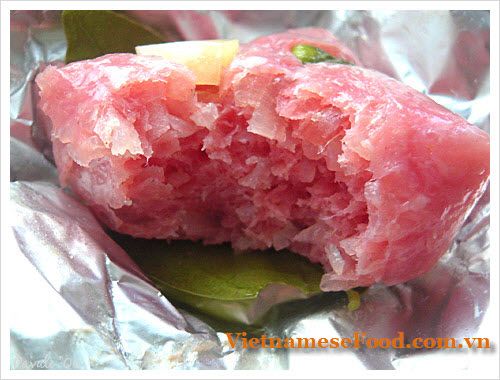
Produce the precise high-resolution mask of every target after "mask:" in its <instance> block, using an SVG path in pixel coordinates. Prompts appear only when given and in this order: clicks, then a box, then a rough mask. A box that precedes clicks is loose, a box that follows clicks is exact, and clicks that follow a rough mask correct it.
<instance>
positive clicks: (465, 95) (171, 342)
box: [9, 11, 493, 371]
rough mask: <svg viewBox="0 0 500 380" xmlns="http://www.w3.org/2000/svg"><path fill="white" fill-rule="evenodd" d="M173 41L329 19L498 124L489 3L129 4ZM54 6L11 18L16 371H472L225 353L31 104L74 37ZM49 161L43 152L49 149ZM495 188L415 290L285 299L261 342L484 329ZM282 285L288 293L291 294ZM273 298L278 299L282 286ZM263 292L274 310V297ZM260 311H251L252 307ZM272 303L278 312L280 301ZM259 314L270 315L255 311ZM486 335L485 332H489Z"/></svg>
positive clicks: (469, 111)
mask: <svg viewBox="0 0 500 380" xmlns="http://www.w3.org/2000/svg"><path fill="white" fill-rule="evenodd" d="M129 14H130V15H131V16H132V17H135V18H136V19H138V20H140V21H142V22H144V23H147V24H149V25H151V26H153V27H155V28H156V29H157V30H159V31H160V32H162V33H164V34H165V35H168V36H169V37H171V36H172V35H173V34H177V35H178V36H180V37H181V38H185V39H208V38H238V39H240V40H241V41H243V42H245V41H249V40H251V39H252V38H255V37H257V36H260V35H265V34H269V33H273V32H278V31H282V30H284V29H287V28H293V27H303V26H318V27H323V28H327V29H330V30H331V31H333V32H334V33H335V34H336V35H337V36H338V37H339V38H340V39H341V40H342V41H344V42H345V43H346V44H347V45H348V46H349V47H350V48H351V49H353V50H354V51H355V52H356V53H357V54H358V56H359V57H360V58H361V61H362V62H363V64H364V65H365V66H367V67H371V68H375V69H377V70H379V71H382V72H384V73H386V74H388V75H390V76H393V77H395V78H398V79H399V80H401V81H403V82H405V83H407V84H408V85H410V86H412V87H414V88H416V89H418V90H419V91H422V92H424V93H426V94H428V95H429V96H431V97H432V98H433V99H435V100H436V101H437V102H439V103H441V104H443V105H444V106H445V107H447V108H449V109H450V110H452V111H454V112H456V113H458V114H460V115H461V116H463V117H464V118H466V119H467V120H468V121H470V122H471V123H474V124H476V125H478V126H479V127H480V128H483V129H484V130H487V131H488V130H489V104H490V103H489V100H490V99H489V12H487V11H404V12H402V11H393V12H391V11H130V12H129ZM59 16H60V12H58V11H13V12H12V13H11V78H10V82H11V112H10V114H11V181H12V182H11V209H12V218H11V224H12V229H13V233H14V236H15V239H16V241H17V245H18V249H16V250H15V251H14V252H11V258H12V262H11V263H10V265H12V268H11V270H12V271H13V272H15V273H16V276H15V277H13V279H12V281H11V283H10V284H9V292H10V293H11V294H12V299H14V300H17V301H16V302H15V304H12V305H9V306H10V308H11V310H12V311H13V318H12V323H11V326H10V332H11V333H10V338H11V358H10V366H11V369H152V368H173V369H271V368H273V369H303V368H311V367H312V366H314V367H315V368H317V369H318V370H320V369H325V370H329V371H331V370H332V368H335V369H337V370H353V369H356V368H369V369H417V368H421V365H422V364H421V363H422V358H424V360H425V363H427V364H428V365H429V363H439V365H440V366H446V365H449V366H450V368H469V369H472V368H478V367H479V365H480V364H478V363H479V361H478V355H477V354H476V355H473V354H471V352H470V351H471V350H469V351H464V352H457V353H455V354H454V355H449V354H447V353H446V352H444V351H437V350H435V351H428V350H425V352H422V350H420V351H419V350H408V349H405V350H377V349H372V350H367V349H360V350H345V351H338V350H322V351H321V352H315V354H311V353H310V352H304V351H300V350H288V351H287V350H271V349H260V350H255V349H243V348H242V347H241V346H237V347H236V348H234V349H233V348H231V347H230V346H229V344H228V341H227V338H226V336H225V334H224V331H223V329H220V331H216V330H214V329H213V328H211V327H210V326H208V325H207V324H206V323H204V322H201V321H200V320H199V319H197V318H195V317H194V316H192V315H190V314H189V313H187V312H185V311H182V310H180V309H177V308H175V307H174V306H173V305H172V304H171V303H170V302H169V301H168V300H167V299H166V298H165V297H164V296H162V295H161V294H160V293H159V292H158V290H157V289H155V288H154V287H153V286H152V285H151V283H150V281H149V280H148V279H147V278H146V277H145V276H144V275H143V274H142V273H141V271H140V269H139V268H138V267H137V266H136V265H135V263H134V262H133V261H132V260H131V259H130V258H129V257H128V256H127V253H126V252H125V251H124V250H123V249H122V248H120V247H119V246H118V245H116V244H115V242H114V241H113V240H111V238H110V237H109V236H107V235H106V233H105V232H104V231H103V229H102V228H101V227H100V225H99V223H98V222H97V221H96V220H95V218H94V217H93V216H92V214H91V213H90V212H89V210H88V209H87V208H86V207H85V206H84V205H83V204H82V203H80V202H79V201H78V200H77V199H75V198H74V197H73V196H72V195H71V194H69V193H68V192H65V191H64V190H63V189H61V188H60V187H59V186H58V181H57V174H56V171H55V168H54V167H53V165H52V164H51V162H50V146H49V145H47V143H46V142H47V140H46V137H45V136H44V135H43V128H40V126H41V124H43V119H41V117H40V115H39V114H37V112H36V101H37V94H36V89H35V88H34V87H33V78H34V77H35V76H36V74H37V73H38V72H39V71H40V70H41V69H43V68H44V67H45V66H46V65H47V64H48V63H53V64H61V62H62V60H63V58H64V54H65V49H66V44H65V40H64V34H63V32H62V30H61V25H60V17H59ZM46 157H48V158H49V160H47V159H46ZM488 233H489V191H487V192H486V193H485V195H484V196H483V197H482V199H481V200H480V201H479V202H478V204H477V205H476V207H475V208H474V209H473V211H472V212H471V214H470V216H469V218H468V219H467V221H466V222H465V224H464V226H463V228H462V230H461V231H460V233H459V234H458V236H457V237H456V239H455V242H454V244H453V246H452V247H451V248H450V250H449V252H448V253H447V254H446V255H445V256H444V257H443V258H442V259H441V261H440V262H439V263H438V264H437V265H436V266H435V267H434V269H433V270H431V271H430V272H429V273H427V274H426V275H424V276H422V277H421V278H418V279H416V280H413V281H410V282H408V283H406V284H402V285H398V286H392V287H384V286H373V287H371V288H369V289H368V290H367V291H366V292H364V293H363V295H362V304H361V307H360V309H358V310H357V311H354V312H352V311H348V310H347V309H346V308H345V306H344V305H342V304H339V303H338V302H333V298H332V296H331V295H329V294H325V295H324V296H320V297H316V298H314V299H311V300H305V301H296V302H294V303H292V304H288V305H285V306H283V307H282V308H281V309H279V310H280V312H277V313H275V318H274V319H273V318H271V319H269V322H268V324H267V325H266V326H265V329H266V333H267V335H268V336H282V337H284V336H286V337H327V338H332V337H349V336H351V335H352V333H353V332H354V331H364V332H366V334H367V335H368V336H373V337H392V336H394V335H395V333H396V332H397V331H404V332H405V334H406V336H407V337H409V338H412V337H417V336H418V337H427V336H429V337H438V336H452V337H456V338H462V337H473V336H486V337H487V333H488V328H489V327H490V326H491V325H490V323H493V321H490V318H488V316H489V313H488V303H489V260H488V257H489V237H488ZM282 291H283V292H284V293H285V292H289V291H290V289H286V288H285V289H283V290H282ZM273 292H274V293H275V294H274V295H273V297H274V298H273V299H276V300H280V301H282V300H283V299H286V297H284V296H280V294H279V292H280V290H279V289H278V290H275V289H274V290H273ZM263 300H264V301H265V302H260V304H261V305H265V307H270V305H269V302H270V301H269V298H268V299H266V298H265V296H264V298H263ZM257 307H258V306H257ZM278 308H279V306H278ZM252 312H253V313H257V314H258V313H259V310H255V308H254V309H253V311H252ZM260 312H262V310H260ZM490 331H491V330H490Z"/></svg>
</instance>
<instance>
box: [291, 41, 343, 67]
mask: <svg viewBox="0 0 500 380" xmlns="http://www.w3.org/2000/svg"><path fill="white" fill-rule="evenodd" d="M292 53H293V55H295V56H296V57H297V58H298V59H300V61H301V62H302V63H319V62H330V63H337V64H342V65H352V63H351V62H348V61H346V60H344V59H342V58H336V57H333V56H331V55H330V54H328V53H327V52H326V51H324V50H322V49H320V48H318V47H315V46H311V45H295V46H294V47H293V48H292Z"/></svg>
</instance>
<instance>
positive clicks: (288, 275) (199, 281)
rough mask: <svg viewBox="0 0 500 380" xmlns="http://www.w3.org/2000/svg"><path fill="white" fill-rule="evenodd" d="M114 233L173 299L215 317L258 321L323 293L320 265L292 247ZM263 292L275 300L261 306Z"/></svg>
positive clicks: (163, 290) (236, 320)
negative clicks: (244, 247) (256, 247)
mask: <svg viewBox="0 0 500 380" xmlns="http://www.w3.org/2000/svg"><path fill="white" fill-rule="evenodd" d="M113 237H114V238H115V240H116V241H117V242H118V243H119V244H120V245H121V246H122V247H123V248H124V249H125V250H126V251H127V253H128V254H130V255H131V256H132V258H133V259H134V260H135V261H136V262H137V264H138V265H139V267H140V268H141V269H142V270H143V271H144V273H145V274H146V275H147V276H148V277H149V278H150V279H151V280H152V281H153V283H154V284H155V285H156V286H157V287H158V288H159V289H160V290H161V291H162V292H163V293H164V294H165V295H166V296H167V297H168V298H169V299H171V300H173V301H177V302H180V303H182V304H184V305H187V306H190V307H192V308H194V309H195V310H197V311H199V312H202V313H205V314H207V315H209V316H211V317H216V318H220V319H223V320H226V321H230V322H237V323H244V324H253V323H254V322H256V321H257V320H258V319H259V318H260V317H262V316H263V315H264V314H265V311H267V310H269V308H270V307H272V306H274V305H275V304H277V303H281V302H286V301H290V300H295V299H304V298H307V297H310V296H312V295H315V294H319V293H321V290H320V288H319V284H320V281H321V277H322V275H323V270H322V268H321V266H319V265H315V264H311V263H310V262H308V261H307V260H306V259H304V258H302V257H300V256H298V255H296V254H293V253H291V252H288V251H281V252H276V251H272V250H268V251H251V252H245V253H239V254H235V252H234V251H233V250H232V248H231V247H230V246H229V245H226V244H223V245H214V246H204V245H203V244H201V243H193V242H188V241H176V242H171V243H168V242H166V241H162V240H146V239H135V238H131V237H128V236H124V235H118V236H113ZM263 293H264V294H267V298H268V299H269V298H272V299H273V300H272V302H268V304H267V305H262V299H260V301H261V303H260V305H259V306H258V307H256V302H258V300H259V297H261V296H262V294H263ZM264 297H266V295H264Z"/></svg>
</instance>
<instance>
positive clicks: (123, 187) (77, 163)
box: [37, 29, 489, 290]
mask: <svg viewBox="0 0 500 380" xmlns="http://www.w3.org/2000/svg"><path fill="white" fill-rule="evenodd" d="M297 45H305V46H312V47H317V48H319V49H321V51H322V52H325V53H327V54H328V55H331V56H332V57H335V59H336V60H335V61H330V62H328V61H327V62H320V63H303V62H302V61H301V60H300V59H298V58H297V56H296V55H295V54H294V53H293V52H292V50H293V49H294V47H296V46H297ZM339 62H340V64H339ZM343 62H348V63H352V64H353V65H351V64H342V63H343ZM37 83H38V85H39V87H40V89H41V90H40V95H41V101H40V107H41V109H42V110H43V112H44V113H45V114H46V115H47V116H48V117H49V118H50V119H51V121H52V141H53V147H54V156H55V159H56V164H57V167H58V169H59V174H60V179H61V183H62V184H63V185H68V186H70V187H71V189H73V191H74V192H75V193H77V194H78V195H80V196H81V197H82V198H83V199H84V200H85V201H86V202H87V203H88V204H89V206H90V207H91V208H92V209H93V211H94V212H95V214H96V215H97V216H98V217H99V218H100V220H102V221H103V222H104V223H105V224H106V225H108V226H109V227H110V228H112V229H114V230H116V231H119V232H122V233H126V234H130V235H133V236H138V237H145V238H161V239H191V240H199V239H201V240H203V241H204V242H205V243H207V244H217V243H222V242H231V243H232V245H233V247H235V248H236V249H239V250H246V249H265V248H268V247H274V248H275V249H277V250H281V249H285V248H288V249H290V250H292V251H294V252H296V253H299V254H301V255H303V256H305V257H307V258H308V259H309V260H311V261H312V262H316V263H321V264H322V265H323V266H324V268H325V271H326V273H325V275H324V277H323V281H322V288H323V290H341V289H349V288H352V287H355V286H367V285H371V284H373V283H375V282H383V283H386V284H396V283H399V282H403V281H406V280H409V279H411V278H414V277H416V276H418V275H420V274H422V273H424V272H425V271H427V270H429V269H430V268H431V267H432V266H433V265H434V263H435V262H436V261H437V260H438V259H439V257H440V256H441V255H442V254H443V253H444V252H445V251H446V250H447V249H448V247H449V246H450V244H451V242H452V239H453V237H454V235H455V234H456V233H457V231H458V229H459V228H460V226H461V224H462V223H463V221H464V219H465V217H466V216H467V212H468V210H469V209H470V208H471V206H472V205H473V204H474V202H475V201H476V200H477V198H478V197H479V196H480V195H481V193H482V191H483V189H484V187H485V183H486V182H487V180H488V176H489V137H488V135H487V134H486V133H485V132H483V131H481V130H480V129H478V128H477V127H475V126H473V125H471V124H469V123H467V122H466V121H465V120H464V119H462V118H460V117H459V116H457V115H455V114H453V113H451V112H450V111H448V110H446V109H445V108H443V107H441V106H440V105H438V104H436V103H435V102H434V101H432V100H431V99H430V98H428V97H427V96H425V95H423V94H421V93H419V92H417V91H415V90H413V89H411V88H410V87H408V86H406V85H404V84H402V83H400V82H398V81H396V80H394V79H391V78H389V77H387V76H385V75H383V74H380V73H377V72H375V71H372V70H368V69H364V68H362V67H359V64H358V61H357V59H356V57H355V56H354V55H353V54H352V53H351V52H350V51H349V50H348V49H347V48H345V47H343V46H342V45H341V44H340V43H339V42H338V41H337V40H336V39H335V38H334V37H333V36H332V35H331V34H330V33H329V32H327V31H324V30H321V29H299V30H292V31H289V32H287V33H282V34H277V35H272V36H267V37H263V38H260V39H257V40H255V41H253V42H251V43H249V44H246V45H243V46H242V47H241V48H240V51H239V53H238V55H237V56H236V57H235V59H234V60H233V61H232V63H231V65H230V66H229V68H228V69H227V70H225V71H224V72H223V77H222V83H221V84H220V86H219V92H218V94H217V101H216V102H207V101H206V100H205V101H203V102H202V101H200V100H199V99H198V95H197V92H196V91H195V75H194V73H193V72H192V71H191V70H190V69H188V68H187V67H186V66H183V65H180V64H176V63H172V62H169V61H167V60H163V59H161V58H157V57H147V56H135V55H131V54H113V55H107V56H104V57H101V58H97V59H94V60H89V61H82V62H77V63H73V64H70V65H67V66H65V67H63V68H60V69H57V68H55V67H48V68H47V69H46V70H45V71H44V72H43V73H41V74H40V75H39V76H38V78H37Z"/></svg>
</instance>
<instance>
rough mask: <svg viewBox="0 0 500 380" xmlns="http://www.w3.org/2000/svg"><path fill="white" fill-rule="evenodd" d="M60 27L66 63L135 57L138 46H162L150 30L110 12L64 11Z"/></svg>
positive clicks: (160, 37)
mask: <svg viewBox="0 0 500 380" xmlns="http://www.w3.org/2000/svg"><path fill="white" fill-rule="evenodd" d="M62 24H63V27H64V33H65V35H66V41H67V43H68V48H67V51H66V63H70V62H75V61H81V60H84V59H91V58H96V57H99V56H102V55H105V54H110V53H134V52H135V47H136V46H137V45H149V44H157V43H161V42H165V39H164V38H163V37H162V36H161V35H160V34H158V33H157V32H155V31H153V30H152V29H149V28H148V27H145V26H143V25H141V24H139V23H137V22H136V21H134V20H132V19H130V18H129V17H126V16H124V15H123V14H120V13H117V12H113V11H106V10H96V11H94V10H67V11H63V12H62Z"/></svg>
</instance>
